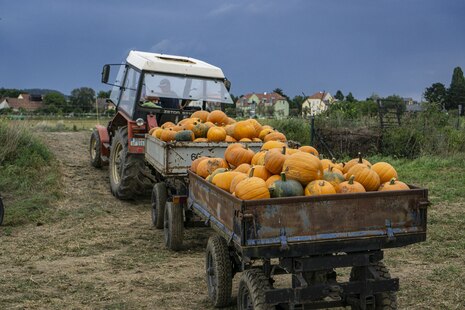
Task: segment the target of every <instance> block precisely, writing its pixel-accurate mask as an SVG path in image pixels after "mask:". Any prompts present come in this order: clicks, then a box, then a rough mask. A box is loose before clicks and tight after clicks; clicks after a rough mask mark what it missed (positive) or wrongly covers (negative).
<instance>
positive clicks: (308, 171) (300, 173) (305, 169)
mask: <svg viewBox="0 0 465 310" xmlns="http://www.w3.org/2000/svg"><path fill="white" fill-rule="evenodd" d="M283 171H284V172H286V176H287V177H288V178H289V179H292V180H297V181H299V182H300V183H301V184H302V185H307V184H308V183H309V182H311V181H314V180H319V179H321V178H322V177H323V166H322V165H321V161H320V159H319V158H318V157H316V156H313V155H311V154H309V153H305V152H297V153H295V154H292V155H290V156H289V157H288V158H287V159H286V160H285V161H284V164H283Z"/></svg>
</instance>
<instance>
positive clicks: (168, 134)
mask: <svg viewBox="0 0 465 310" xmlns="http://www.w3.org/2000/svg"><path fill="white" fill-rule="evenodd" d="M175 136H176V131H174V130H173V129H172V128H167V129H163V131H162V132H161V135H160V140H162V141H165V142H170V141H174V137H175Z"/></svg>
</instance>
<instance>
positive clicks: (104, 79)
mask: <svg viewBox="0 0 465 310" xmlns="http://www.w3.org/2000/svg"><path fill="white" fill-rule="evenodd" d="M109 78H110V65H104V66H103V69H102V83H104V84H107V83H108V79H109Z"/></svg>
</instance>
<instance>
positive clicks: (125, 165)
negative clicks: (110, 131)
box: [108, 127, 152, 200]
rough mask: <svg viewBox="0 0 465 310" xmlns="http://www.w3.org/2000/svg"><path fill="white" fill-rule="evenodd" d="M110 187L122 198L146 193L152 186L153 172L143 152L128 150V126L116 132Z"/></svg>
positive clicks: (112, 150) (112, 151)
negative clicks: (132, 152)
mask: <svg viewBox="0 0 465 310" xmlns="http://www.w3.org/2000/svg"><path fill="white" fill-rule="evenodd" d="M108 170H109V171H110V187H111V192H112V193H113V195H114V196H115V197H116V198H118V199H122V200H126V199H132V198H135V197H137V196H142V195H145V194H146V193H147V192H149V191H150V189H151V188H152V180H151V173H150V171H149V169H148V168H147V166H146V165H145V162H144V155H143V154H130V153H129V152H128V132H127V129H126V127H123V128H119V129H118V130H116V132H115V136H114V137H113V141H112V143H111V151H110V167H109V169H108Z"/></svg>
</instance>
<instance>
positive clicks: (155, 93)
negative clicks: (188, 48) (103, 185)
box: [90, 51, 232, 199]
mask: <svg viewBox="0 0 465 310" xmlns="http://www.w3.org/2000/svg"><path fill="white" fill-rule="evenodd" d="M113 66H119V67H120V68H119V71H118V74H117V76H116V79H115V80H116V81H115V82H114V83H109V82H108V81H109V78H110V70H111V68H112V67H113ZM102 82H103V83H105V84H108V85H112V86H113V89H112V91H111V95H110V98H109V99H108V100H109V101H111V102H112V103H113V104H114V105H115V106H116V115H115V116H114V117H113V119H112V120H111V121H110V122H109V123H108V125H107V126H106V127H105V126H101V125H97V126H96V127H95V129H94V131H93V132H92V136H91V139H90V158H91V164H92V165H93V166H94V167H96V168H101V167H102V166H104V165H109V172H110V187H111V192H112V193H113V195H114V196H115V197H117V198H119V199H132V198H135V197H137V196H140V195H144V194H146V193H149V192H150V190H151V187H152V185H153V183H154V182H161V181H163V180H157V178H158V177H159V176H157V173H156V171H153V169H151V168H149V167H148V166H147V165H146V162H145V159H144V152H145V141H146V140H145V135H146V134H147V133H148V132H149V131H150V129H152V128H154V127H158V126H161V125H162V124H163V123H165V122H167V121H171V122H175V123H176V122H178V121H179V120H181V119H183V118H185V117H189V116H190V115H191V114H192V113H193V112H194V111H195V110H200V109H202V108H203V109H205V107H206V103H207V102H213V103H216V104H219V105H222V104H224V103H232V100H231V97H230V95H229V92H228V90H229V86H230V84H229V81H228V80H227V79H226V78H225V76H224V74H223V72H222V70H221V69H220V68H218V67H215V66H212V65H210V64H208V63H205V62H203V61H200V60H197V59H193V58H188V57H181V56H171V55H164V54H155V53H147V52H140V51H131V52H130V53H129V55H128V57H127V59H126V62H125V63H124V64H121V65H109V64H107V65H104V67H103V71H102Z"/></svg>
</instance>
